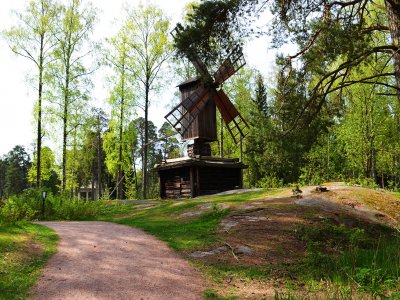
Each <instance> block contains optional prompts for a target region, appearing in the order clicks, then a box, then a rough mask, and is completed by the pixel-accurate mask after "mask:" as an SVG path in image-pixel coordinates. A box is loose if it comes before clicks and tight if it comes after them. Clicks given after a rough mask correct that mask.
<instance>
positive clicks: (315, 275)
mask: <svg viewBox="0 0 400 300" xmlns="http://www.w3.org/2000/svg"><path fill="white" fill-rule="evenodd" d="M296 232H297V235H298V237H299V238H300V239H301V240H303V241H305V242H306V243H307V250H306V254H305V257H304V259H303V261H302V265H301V267H299V268H298V269H297V273H298V274H297V275H298V276H299V278H302V279H303V280H305V281H309V282H310V281H311V282H312V281H321V280H322V281H324V282H331V283H333V284H335V285H336V286H345V287H356V289H357V290H358V291H361V292H365V293H367V294H370V295H371V296H373V297H376V296H380V297H385V296H386V292H387V291H389V290H391V291H394V292H398V291H400V289H399V287H400V236H399V234H398V232H396V231H394V230H391V229H389V228H386V227H383V226H380V225H372V224H368V226H366V227H365V228H360V227H355V228H346V227H345V226H344V225H335V224H333V223H332V222H331V221H328V220H327V221H323V222H320V224H318V226H314V227H312V226H308V225H301V226H299V227H298V228H297V230H296ZM341 291H343V289H342V290H341ZM338 292H339V291H338Z"/></svg>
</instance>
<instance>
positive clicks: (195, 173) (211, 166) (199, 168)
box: [155, 156, 247, 199]
mask: <svg viewBox="0 0 400 300" xmlns="http://www.w3.org/2000/svg"><path fill="white" fill-rule="evenodd" d="M246 167H247V166H245V165H244V164H242V163H240V162H239V161H238V160H237V159H229V158H215V157H201V156H197V157H194V158H192V157H182V158H177V159H169V160H167V161H166V162H165V163H163V164H160V165H157V166H156V167H155V169H156V170H157V172H158V175H159V181H160V198H162V199H164V198H193V197H197V196H202V195H210V194H215V193H219V192H223V191H227V190H233V189H240V188H242V186H243V182H242V178H243V176H242V169H244V168H246Z"/></svg>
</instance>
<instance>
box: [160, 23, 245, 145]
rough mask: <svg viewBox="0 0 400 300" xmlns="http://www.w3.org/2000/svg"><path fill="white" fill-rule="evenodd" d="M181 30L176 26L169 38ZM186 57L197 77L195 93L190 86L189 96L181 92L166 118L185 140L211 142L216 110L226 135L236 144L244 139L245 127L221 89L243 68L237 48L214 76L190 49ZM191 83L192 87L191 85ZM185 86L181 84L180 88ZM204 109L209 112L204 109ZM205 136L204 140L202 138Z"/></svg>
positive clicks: (213, 133)
mask: <svg viewBox="0 0 400 300" xmlns="http://www.w3.org/2000/svg"><path fill="white" fill-rule="evenodd" d="M182 29H183V28H182V27H181V26H179V25H178V26H177V27H176V28H175V29H174V30H173V31H172V33H171V34H172V35H173V36H174V37H175V36H176V34H179V32H180V31H181V30H182ZM185 54H186V56H187V58H188V59H189V60H190V61H191V62H192V64H193V66H194V67H195V68H196V70H197V72H198V73H199V75H200V77H199V78H197V80H195V81H194V82H195V83H196V85H195V89H194V90H193V84H192V85H191V88H189V91H190V93H187V92H186V90H185V89H181V92H182V101H181V102H180V103H179V104H178V105H177V106H175V107H174V108H173V109H172V110H171V111H170V112H169V113H168V114H167V115H166V116H165V118H166V119H167V121H168V122H169V123H170V124H171V125H172V126H173V127H174V128H175V129H176V130H177V131H178V132H179V133H180V134H181V135H182V137H183V139H185V140H187V139H194V140H195V141H196V139H200V140H205V141H212V140H215V139H216V130H217V128H216V124H215V122H214V119H215V108H213V107H217V108H218V110H219V111H220V113H221V116H222V119H223V120H224V122H225V124H226V127H227V129H228V132H229V134H230V135H231V137H232V139H233V141H234V142H235V143H237V142H238V141H239V140H240V139H241V138H243V137H245V136H246V134H247V132H248V124H247V122H246V121H245V120H244V119H243V117H242V116H241V114H240V113H239V111H238V110H237V109H236V107H235V105H234V104H233V103H232V101H231V100H230V99H229V98H228V96H227V95H226V94H225V92H224V91H223V90H222V88H220V87H221V85H222V84H223V83H224V82H225V81H226V80H227V79H228V78H230V77H231V76H232V75H234V74H235V73H236V72H237V71H239V70H240V69H241V68H242V67H243V66H244V65H245V64H246V62H245V60H244V57H243V53H242V51H241V49H240V47H237V48H235V49H234V50H233V51H232V52H231V54H230V55H229V56H228V57H227V58H226V59H225V60H224V62H223V63H222V65H221V66H220V67H219V68H218V70H217V71H216V72H215V73H214V74H213V76H211V74H210V73H209V72H208V70H207V67H206V66H205V64H204V63H203V62H202V61H201V60H200V58H199V57H198V56H197V54H196V53H195V51H193V49H191V50H190V52H186V53H185ZM190 83H193V81H191V82H190ZM185 85H186V84H183V85H182V84H181V85H180V88H181V87H182V86H185ZM207 107H209V109H206V108H207ZM204 122H205V123H207V124H208V126H203V124H202V123H204ZM204 133H205V134H204ZM204 136H205V138H203V137H204Z"/></svg>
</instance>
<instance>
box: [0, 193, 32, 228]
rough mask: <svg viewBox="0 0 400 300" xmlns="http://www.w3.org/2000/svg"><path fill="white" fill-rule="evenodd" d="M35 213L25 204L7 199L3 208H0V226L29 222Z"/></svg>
mask: <svg viewBox="0 0 400 300" xmlns="http://www.w3.org/2000/svg"><path fill="white" fill-rule="evenodd" d="M36 214H37V211H35V210H33V209H32V208H31V207H30V206H29V205H28V204H27V203H21V202H20V201H15V200H13V199H12V198H11V199H9V200H8V201H7V202H6V203H5V205H4V206H2V207H0V224H3V225H14V224H16V223H17V222H19V221H28V220H31V219H32V218H33V217H34V216H35V215H36Z"/></svg>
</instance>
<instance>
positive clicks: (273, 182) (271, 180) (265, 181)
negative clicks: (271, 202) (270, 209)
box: [257, 176, 283, 188]
mask: <svg viewBox="0 0 400 300" xmlns="http://www.w3.org/2000/svg"><path fill="white" fill-rule="evenodd" d="M257 187H261V188H280V187H283V179H278V178H277V177H274V176H266V177H263V178H262V179H260V180H259V181H258V182H257Z"/></svg>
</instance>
